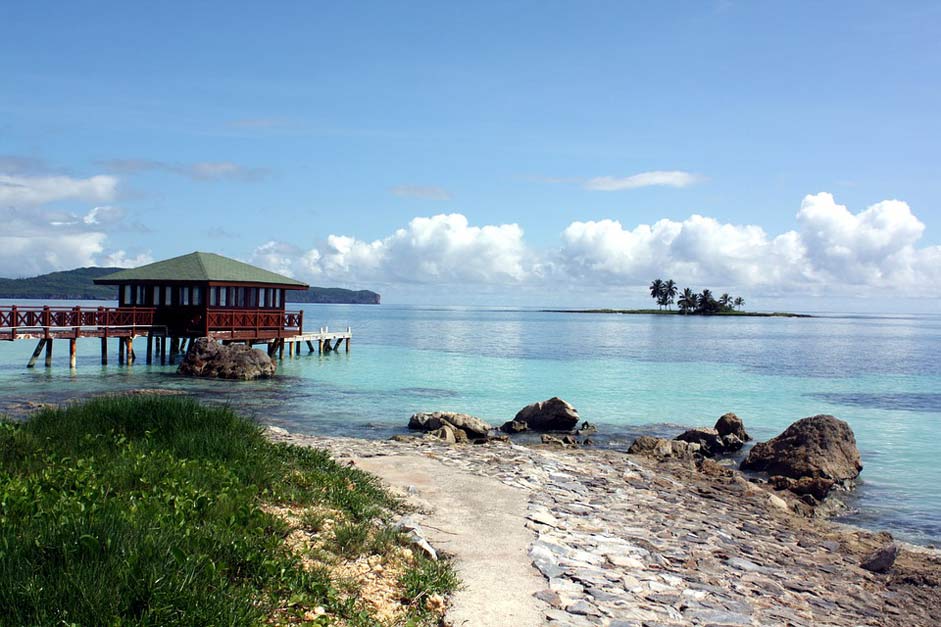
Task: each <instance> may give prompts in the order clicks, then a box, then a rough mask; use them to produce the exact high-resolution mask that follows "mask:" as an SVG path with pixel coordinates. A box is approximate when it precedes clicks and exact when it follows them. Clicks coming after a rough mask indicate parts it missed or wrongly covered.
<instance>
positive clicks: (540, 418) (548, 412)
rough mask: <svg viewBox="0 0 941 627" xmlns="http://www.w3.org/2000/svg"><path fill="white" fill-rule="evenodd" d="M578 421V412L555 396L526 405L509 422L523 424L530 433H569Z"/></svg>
mask: <svg viewBox="0 0 941 627" xmlns="http://www.w3.org/2000/svg"><path fill="white" fill-rule="evenodd" d="M579 420H580V419H579V416H578V411H577V410H576V409H575V408H574V407H572V405H571V404H569V403H568V402H567V401H563V400H562V399H561V398H559V397H557V396H555V397H552V398H550V399H549V400H545V401H539V402H538V403H533V404H532V405H527V406H526V407H524V408H523V409H521V410H519V412H518V413H517V414H516V416H515V417H514V418H513V420H511V421H510V422H514V421H521V422H525V423H526V426H527V427H528V428H529V429H530V430H532V431H571V430H572V429H574V428H575V427H576V426H577V425H578V421H579ZM504 426H506V425H504Z"/></svg>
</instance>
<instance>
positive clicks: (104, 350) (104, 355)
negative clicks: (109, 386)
mask: <svg viewBox="0 0 941 627" xmlns="http://www.w3.org/2000/svg"><path fill="white" fill-rule="evenodd" d="M101 365H102V366H107V365H108V338H106V337H103V338H101Z"/></svg>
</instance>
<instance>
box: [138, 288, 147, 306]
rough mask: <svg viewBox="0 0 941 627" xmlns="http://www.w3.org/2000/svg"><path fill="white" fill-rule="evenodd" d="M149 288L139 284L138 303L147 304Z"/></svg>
mask: <svg viewBox="0 0 941 627" xmlns="http://www.w3.org/2000/svg"><path fill="white" fill-rule="evenodd" d="M146 298H147V290H146V288H145V287H144V286H143V285H138V286H137V304H138V305H144V304H146V300H145V299H146Z"/></svg>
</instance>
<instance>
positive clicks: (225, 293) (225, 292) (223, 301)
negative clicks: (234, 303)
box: [219, 287, 229, 307]
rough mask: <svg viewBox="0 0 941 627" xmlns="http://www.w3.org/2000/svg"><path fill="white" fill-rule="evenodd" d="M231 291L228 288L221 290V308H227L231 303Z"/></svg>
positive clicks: (221, 288)
mask: <svg viewBox="0 0 941 627" xmlns="http://www.w3.org/2000/svg"><path fill="white" fill-rule="evenodd" d="M228 296H229V289H228V288H226V287H220V288H219V306H220V307H225V306H226V305H227V304H228V302H229V298H228Z"/></svg>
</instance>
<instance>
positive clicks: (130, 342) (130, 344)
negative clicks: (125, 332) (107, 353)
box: [127, 335, 137, 366]
mask: <svg viewBox="0 0 941 627" xmlns="http://www.w3.org/2000/svg"><path fill="white" fill-rule="evenodd" d="M135 359H137V356H136V355H135V354H134V336H133V335H129V336H128V338H127V365H128V366H130V365H131V364H133V363H134V360H135Z"/></svg>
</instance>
